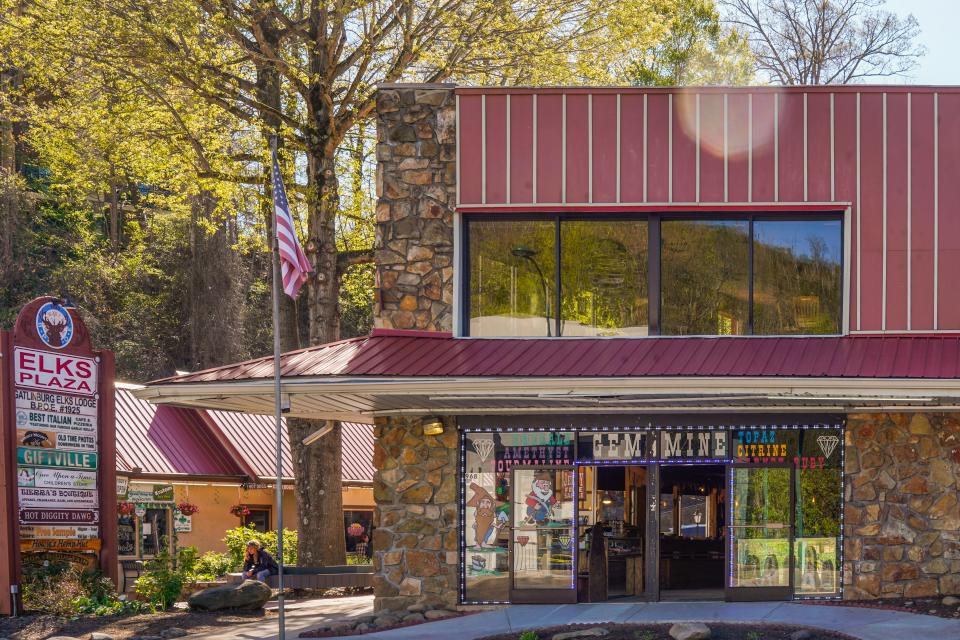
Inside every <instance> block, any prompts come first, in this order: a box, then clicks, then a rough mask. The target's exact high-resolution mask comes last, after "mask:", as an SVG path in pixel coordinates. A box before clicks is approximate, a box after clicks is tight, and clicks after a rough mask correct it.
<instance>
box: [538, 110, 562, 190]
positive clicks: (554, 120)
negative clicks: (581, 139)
mask: <svg viewBox="0 0 960 640" xmlns="http://www.w3.org/2000/svg"><path fill="white" fill-rule="evenodd" d="M561 176H563V96H561V95H559V94H554V95H542V96H537V202H561V201H562V200H563V180H562V179H561Z"/></svg>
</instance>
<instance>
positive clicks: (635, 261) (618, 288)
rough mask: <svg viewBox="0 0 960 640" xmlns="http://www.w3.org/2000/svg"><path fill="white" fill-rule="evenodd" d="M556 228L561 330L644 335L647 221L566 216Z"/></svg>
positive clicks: (568, 333) (566, 332)
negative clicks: (584, 218)
mask: <svg viewBox="0 0 960 640" xmlns="http://www.w3.org/2000/svg"><path fill="white" fill-rule="evenodd" d="M560 230H561V251H560V256H561V259H560V282H561V313H562V316H561V320H562V324H561V330H560V335H564V336H644V335H647V306H648V305H647V263H648V253H647V223H646V222H645V221H643V222H637V221H616V222H612V221H606V222H602V221H583V220H570V221H564V222H563V223H562V224H561V225H560Z"/></svg>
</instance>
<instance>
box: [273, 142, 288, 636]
mask: <svg viewBox="0 0 960 640" xmlns="http://www.w3.org/2000/svg"><path fill="white" fill-rule="evenodd" d="M270 151H271V155H270V173H271V175H272V174H273V158H274V156H275V155H276V153H277V136H275V135H274V136H272V137H271V138H270ZM271 184H272V181H271ZM271 219H272V220H273V238H272V244H273V248H272V249H271V251H270V258H271V262H272V264H273V396H274V397H273V418H274V426H275V428H276V445H277V466H276V474H277V476H276V483H275V487H276V501H277V624H278V625H279V630H280V635H279V639H278V640H285V639H286V629H285V628H284V619H283V618H284V616H283V421H282V420H281V414H282V412H283V406H282V397H281V389H280V285H279V283H280V242H279V239H278V236H277V216H276V212H274V215H273V216H271Z"/></svg>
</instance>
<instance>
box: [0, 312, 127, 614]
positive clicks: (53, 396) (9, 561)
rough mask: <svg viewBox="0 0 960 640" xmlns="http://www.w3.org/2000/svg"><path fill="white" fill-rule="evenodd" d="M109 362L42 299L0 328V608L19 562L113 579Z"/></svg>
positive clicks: (78, 326) (14, 602)
mask: <svg viewBox="0 0 960 640" xmlns="http://www.w3.org/2000/svg"><path fill="white" fill-rule="evenodd" d="M113 391H114V359H113V353H112V352H109V351H94V350H93V347H92V346H91V344H90V334H89V333H88V332H87V328H86V326H85V325H84V323H83V320H82V319H81V317H80V314H79V313H77V311H76V309H73V308H70V307H67V306H65V305H64V304H63V303H62V302H61V301H60V300H58V299H57V298H52V297H43V298H37V299H35V300H33V301H32V302H30V303H29V304H27V305H26V306H25V307H23V309H21V310H20V314H19V315H18V316H17V321H16V324H15V325H14V328H13V331H12V332H8V331H0V427H2V428H0V434H2V436H3V437H2V444H3V446H2V447H0V522H2V523H3V524H2V525H0V590H2V592H3V594H9V597H6V596H5V595H0V614H7V615H9V614H13V613H18V612H19V610H20V608H21V602H20V598H19V585H20V580H21V576H22V574H23V569H24V566H25V565H34V564H40V563H43V562H44V560H47V559H56V560H59V561H64V560H65V561H68V562H71V563H72V564H75V565H76V566H80V567H85V568H96V567H99V569H100V571H101V572H103V574H104V575H106V576H108V577H109V578H110V579H111V580H112V581H113V582H114V584H115V585H116V584H118V573H119V566H118V563H117V517H116V503H117V495H116V425H115V419H114V395H113Z"/></svg>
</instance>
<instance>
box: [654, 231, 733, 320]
mask: <svg viewBox="0 0 960 640" xmlns="http://www.w3.org/2000/svg"><path fill="white" fill-rule="evenodd" d="M660 229H661V231H660V233H661V238H662V242H663V245H662V246H663V249H662V253H661V258H660V264H661V267H660V268H661V269H662V273H663V275H662V284H661V287H660V290H661V300H662V303H661V304H662V311H661V313H662V314H663V319H662V324H661V333H663V334H666V335H722V336H725V335H741V334H744V333H748V332H749V329H748V327H749V320H750V318H749V313H750V312H749V309H750V304H749V299H750V298H749V296H750V274H749V264H750V262H749V252H750V235H749V234H750V224H749V223H748V222H747V221H745V220H668V221H664V222H663V223H662V225H661V227H660Z"/></svg>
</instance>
